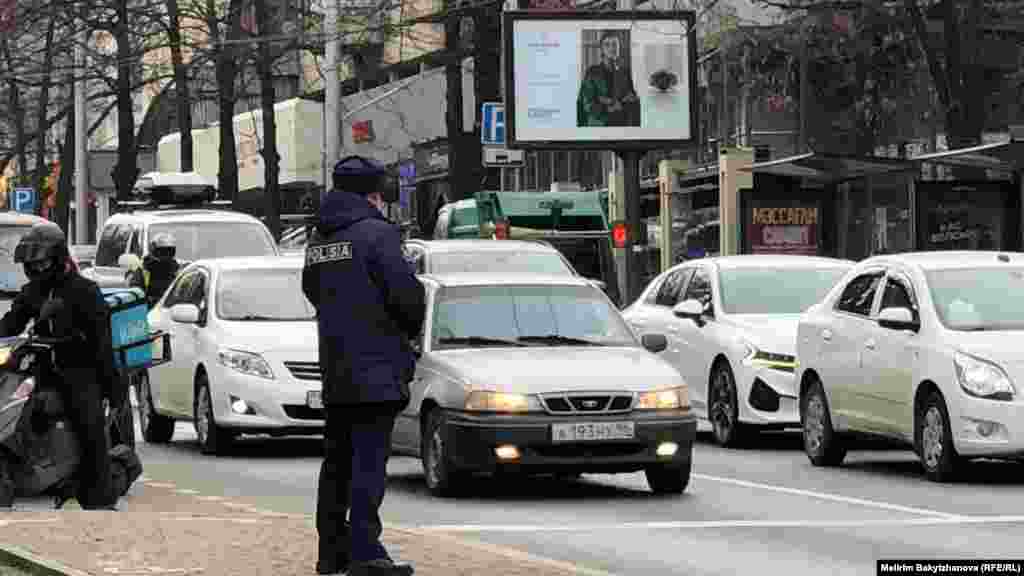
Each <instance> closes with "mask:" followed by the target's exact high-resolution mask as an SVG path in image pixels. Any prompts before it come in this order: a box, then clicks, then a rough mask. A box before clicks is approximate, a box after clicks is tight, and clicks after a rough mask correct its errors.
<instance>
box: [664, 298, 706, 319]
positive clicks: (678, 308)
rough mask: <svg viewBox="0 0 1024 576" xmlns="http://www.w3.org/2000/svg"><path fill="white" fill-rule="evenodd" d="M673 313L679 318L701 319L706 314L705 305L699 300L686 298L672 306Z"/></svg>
mask: <svg viewBox="0 0 1024 576" xmlns="http://www.w3.org/2000/svg"><path fill="white" fill-rule="evenodd" d="M672 314H674V315H675V316H676V317H677V318H689V319H690V320H695V321H696V320H699V319H700V317H701V316H703V315H704V305H703V304H701V303H700V302H699V301H697V300H684V301H682V302H680V303H679V304H676V305H675V306H673V307H672Z"/></svg>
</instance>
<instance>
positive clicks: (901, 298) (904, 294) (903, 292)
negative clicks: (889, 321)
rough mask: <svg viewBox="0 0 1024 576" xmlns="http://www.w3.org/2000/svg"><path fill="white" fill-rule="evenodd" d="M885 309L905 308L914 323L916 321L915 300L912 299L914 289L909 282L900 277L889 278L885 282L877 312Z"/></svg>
mask: <svg viewBox="0 0 1024 576" xmlns="http://www.w3.org/2000/svg"><path fill="white" fill-rule="evenodd" d="M886 308H907V309H909V310H910V311H911V313H913V315H914V321H918V318H919V317H918V310H917V300H916V299H915V298H914V289H913V287H911V285H910V282H908V281H907V279H906V278H904V277H902V276H889V277H888V278H887V279H886V281H885V290H883V291H882V305H881V307H880V308H879V310H884V309H886Z"/></svg>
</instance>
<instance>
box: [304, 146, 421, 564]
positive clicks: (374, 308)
mask: <svg viewBox="0 0 1024 576" xmlns="http://www.w3.org/2000/svg"><path fill="white" fill-rule="evenodd" d="M333 185H334V186H333V190H331V191H330V193H329V194H327V196H326V198H325V200H324V202H323V205H322V206H321V207H320V214H319V217H318V219H317V225H316V227H315V230H314V234H313V237H312V238H311V239H310V242H309V243H308V245H307V248H306V265H305V268H304V269H303V273H302V289H303V292H305V294H306V297H307V298H308V299H309V301H310V302H311V303H312V304H313V306H314V307H315V308H316V311H317V324H318V332H319V341H320V344H319V347H320V370H321V376H322V378H321V379H322V382H323V401H324V407H325V412H326V429H325V433H324V445H325V454H324V461H323V465H322V466H321V468H320V479H319V486H318V491H317V492H318V494H317V510H316V513H317V514H316V524H317V532H318V534H319V558H318V561H317V573H318V574H335V573H341V572H344V571H345V570H346V569H347V570H348V574H349V576H370V575H381V576H384V575H388V576H407V575H411V574H412V573H413V568H412V566H410V565H408V564H400V563H396V562H394V561H393V560H392V559H391V558H390V556H389V555H388V553H387V551H386V550H385V549H384V546H383V545H382V544H381V542H380V536H381V532H382V525H381V520H380V515H379V510H380V505H381V502H382V501H383V499H384V491H385V484H386V482H387V460H388V457H389V456H390V451H391V432H392V429H393V428H394V424H395V418H396V417H397V416H398V414H399V413H400V412H401V411H402V410H404V409H405V407H406V406H407V405H408V404H409V382H410V381H411V380H412V377H413V373H414V371H415V364H416V360H415V356H414V353H413V348H412V345H411V344H410V341H411V340H413V339H414V338H416V337H417V336H418V335H419V333H420V330H421V329H422V327H423V320H424V315H425V312H426V301H425V291H424V288H423V285H422V284H420V282H419V280H417V279H416V276H415V275H414V274H413V270H412V269H411V267H410V266H409V265H408V264H407V262H406V260H405V258H403V256H402V247H401V232H400V230H399V228H398V226H396V225H394V224H392V223H391V222H389V221H388V220H386V219H385V218H384V215H383V210H382V209H383V207H384V195H383V192H384V189H385V187H386V186H388V185H390V179H389V178H388V174H387V171H386V169H385V168H384V167H383V166H382V165H380V164H379V163H377V162H375V161H373V160H370V159H367V158H363V157H360V156H349V157H346V158H344V159H342V160H341V161H340V162H338V163H337V164H336V165H335V166H334V171H333ZM346 513H347V514H348V516H349V522H346V521H345V519H346V518H345V517H346Z"/></svg>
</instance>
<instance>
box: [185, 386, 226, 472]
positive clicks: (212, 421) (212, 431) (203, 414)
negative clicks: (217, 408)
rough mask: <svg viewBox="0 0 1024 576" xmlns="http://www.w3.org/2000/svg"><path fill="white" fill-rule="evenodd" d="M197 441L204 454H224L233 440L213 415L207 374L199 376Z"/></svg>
mask: <svg viewBox="0 0 1024 576" xmlns="http://www.w3.org/2000/svg"><path fill="white" fill-rule="evenodd" d="M192 413H193V414H194V419H195V428H196V439H197V440H198V442H199V448H200V450H202V452H203V454H223V453H224V452H225V451H226V450H227V448H228V446H229V445H230V443H231V441H232V440H233V438H232V437H231V435H230V434H229V433H228V432H227V431H226V430H224V428H221V427H220V426H218V425H217V420H216V417H215V416H214V415H213V397H212V396H211V394H210V380H209V378H207V376H206V374H200V375H199V376H197V382H196V397H195V407H194V408H193V411H192Z"/></svg>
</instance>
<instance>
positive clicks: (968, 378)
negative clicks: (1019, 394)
mask: <svg viewBox="0 0 1024 576" xmlns="http://www.w3.org/2000/svg"><path fill="white" fill-rule="evenodd" d="M953 366H955V367H956V379H957V380H958V381H959V382H960V388H962V389H963V391H964V392H966V393H968V394H970V395H971V396H976V397H978V398H986V399H989V400H1013V395H1014V393H1015V392H1016V390H1014V388H1013V384H1012V383H1011V382H1010V377H1009V376H1007V375H1006V372H1004V371H1003V369H1002V368H1000V367H999V366H997V365H995V364H993V363H992V362H989V361H987V360H982V359H981V358H976V357H974V356H970V355H967V354H964V353H963V352H957V353H956V354H954V355H953Z"/></svg>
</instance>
